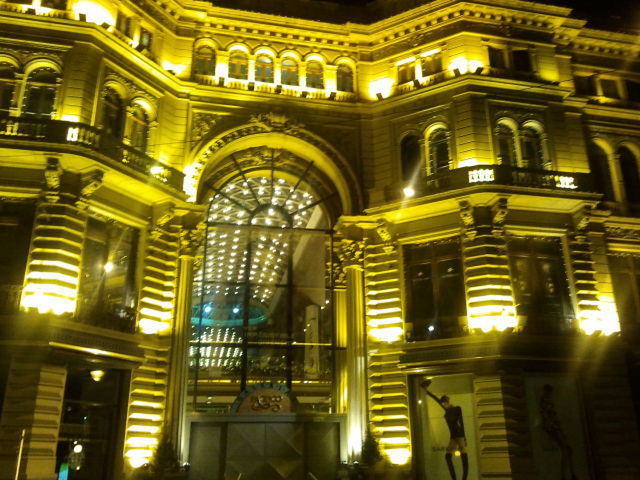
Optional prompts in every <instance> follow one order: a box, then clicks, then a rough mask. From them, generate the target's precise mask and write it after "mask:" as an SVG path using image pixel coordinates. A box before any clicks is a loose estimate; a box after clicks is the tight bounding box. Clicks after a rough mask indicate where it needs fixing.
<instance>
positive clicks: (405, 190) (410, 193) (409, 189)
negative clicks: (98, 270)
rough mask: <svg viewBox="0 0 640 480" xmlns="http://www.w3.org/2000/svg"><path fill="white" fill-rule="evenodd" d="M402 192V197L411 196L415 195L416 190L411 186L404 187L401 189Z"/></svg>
mask: <svg viewBox="0 0 640 480" xmlns="http://www.w3.org/2000/svg"><path fill="white" fill-rule="evenodd" d="M402 193H403V195H404V198H412V197H414V196H415V195H416V191H415V190H414V189H413V187H404V188H403V189H402Z"/></svg>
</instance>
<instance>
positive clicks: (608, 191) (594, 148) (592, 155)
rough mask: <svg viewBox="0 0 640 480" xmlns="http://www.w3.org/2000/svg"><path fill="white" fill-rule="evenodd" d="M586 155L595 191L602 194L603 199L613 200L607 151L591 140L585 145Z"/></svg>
mask: <svg viewBox="0 0 640 480" xmlns="http://www.w3.org/2000/svg"><path fill="white" fill-rule="evenodd" d="M587 157H588V159H589V170H590V171H591V179H592V181H593V186H594V188H595V191H596V192H598V193H602V194H603V200H609V201H613V200H615V196H614V193H613V186H612V183H611V170H610V168H609V156H608V155H607V152H605V151H604V150H603V149H602V148H601V147H599V146H598V145H596V144H595V143H593V142H592V143H590V144H589V146H588V147H587Z"/></svg>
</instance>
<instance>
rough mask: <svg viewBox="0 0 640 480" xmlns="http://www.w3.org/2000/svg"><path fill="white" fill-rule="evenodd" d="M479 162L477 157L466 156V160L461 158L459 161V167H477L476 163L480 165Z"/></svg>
mask: <svg viewBox="0 0 640 480" xmlns="http://www.w3.org/2000/svg"><path fill="white" fill-rule="evenodd" d="M478 163H479V162H478V159H477V158H475V157H471V158H465V159H464V160H460V162H459V163H458V167H460V168H464V167H475V166H476V165H478Z"/></svg>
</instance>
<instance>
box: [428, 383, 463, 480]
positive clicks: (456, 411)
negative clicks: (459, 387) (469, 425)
mask: <svg viewBox="0 0 640 480" xmlns="http://www.w3.org/2000/svg"><path fill="white" fill-rule="evenodd" d="M430 385H431V380H424V381H423V382H422V383H421V384H420V386H421V387H422V388H424V391H425V393H426V394H427V395H429V396H430V397H431V398H433V399H434V400H435V401H436V403H437V404H438V405H440V406H441V407H442V409H443V410H444V419H445V421H446V422H447V427H449V434H450V436H451V438H450V440H449V445H447V453H446V454H445V456H444V457H445V460H446V462H447V467H448V468H449V474H450V475H451V478H452V480H456V470H455V468H454V466H453V460H452V455H453V453H454V452H455V451H456V450H458V451H459V452H460V458H461V459H462V480H467V476H468V475H469V456H468V454H467V438H466V435H465V434H464V423H463V421H462V408H460V407H457V406H455V405H452V404H451V401H450V399H449V397H448V396H446V395H443V396H442V397H440V398H438V397H437V396H435V395H434V394H433V393H431V392H430V391H429V386H430Z"/></svg>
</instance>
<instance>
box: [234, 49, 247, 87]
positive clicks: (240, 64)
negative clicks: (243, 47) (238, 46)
mask: <svg viewBox="0 0 640 480" xmlns="http://www.w3.org/2000/svg"><path fill="white" fill-rule="evenodd" d="M229 78H237V79H238V80H246V79H248V78H249V57H248V56H247V54H246V53H244V52H241V51H240V50H234V51H233V52H231V55H229Z"/></svg>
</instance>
